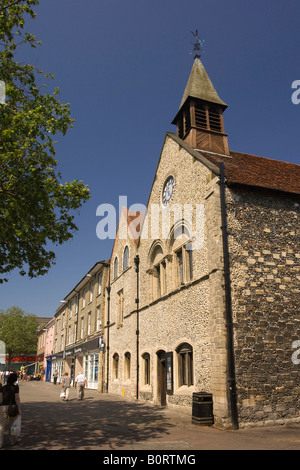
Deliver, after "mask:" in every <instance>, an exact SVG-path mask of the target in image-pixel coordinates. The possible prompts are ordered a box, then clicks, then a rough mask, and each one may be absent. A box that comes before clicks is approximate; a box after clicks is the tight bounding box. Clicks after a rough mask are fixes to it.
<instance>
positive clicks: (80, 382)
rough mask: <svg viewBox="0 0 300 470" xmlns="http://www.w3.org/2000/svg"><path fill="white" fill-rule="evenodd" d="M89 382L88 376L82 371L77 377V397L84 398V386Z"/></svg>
mask: <svg viewBox="0 0 300 470" xmlns="http://www.w3.org/2000/svg"><path fill="white" fill-rule="evenodd" d="M86 384H87V381H86V378H85V376H84V375H83V373H82V372H79V374H78V375H77V377H76V379H75V387H77V398H78V400H82V399H83V398H84V387H85V385H86Z"/></svg>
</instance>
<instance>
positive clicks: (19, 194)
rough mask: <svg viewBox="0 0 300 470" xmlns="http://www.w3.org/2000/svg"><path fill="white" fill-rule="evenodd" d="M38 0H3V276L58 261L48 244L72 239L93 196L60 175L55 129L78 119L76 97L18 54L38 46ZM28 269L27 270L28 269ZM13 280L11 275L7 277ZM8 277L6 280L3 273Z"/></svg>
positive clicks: (0, 148)
mask: <svg viewBox="0 0 300 470" xmlns="http://www.w3.org/2000/svg"><path fill="white" fill-rule="evenodd" d="M38 4H39V2H38V0H17V1H16V0H0V48H1V50H0V80H1V81H3V82H4V84H5V95H6V96H5V103H4V104H0V277H2V282H3V276H5V273H9V272H10V271H12V270H14V269H16V268H17V269H19V272H20V274H22V275H25V274H28V275H29V277H35V276H38V275H41V274H45V273H46V272H47V271H48V270H49V268H50V267H51V265H52V264H53V263H54V261H55V253H54V252H53V251H52V250H50V249H49V245H60V244H62V243H64V242H65V241H67V240H69V239H70V238H71V237H72V236H73V234H74V232H75V231H76V230H77V226H76V224H75V222H74V217H75V211H77V210H78V209H79V207H81V205H82V204H83V203H84V202H85V201H86V200H87V199H88V198H89V190H88V187H87V186H85V185H84V184H83V183H82V182H81V181H78V180H75V181H72V182H70V183H68V182H67V183H64V184H62V182H61V174H60V173H59V172H58V171H57V164H58V162H57V161H56V159H55V154H56V151H55V143H56V142H55V140H54V138H55V136H56V134H58V133H59V134H62V135H65V133H66V132H67V130H68V129H69V128H70V127H72V126H73V122H74V121H73V119H72V118H71V116H70V107H69V104H62V103H61V102H60V101H59V99H58V95H59V89H55V91H54V92H52V93H47V92H46V88H45V85H38V84H39V83H40V81H41V76H43V77H48V78H50V79H51V78H54V77H53V76H52V75H51V74H44V73H43V72H42V71H40V70H39V69H38V68H37V67H36V66H34V65H32V64H24V63H23V62H22V63H21V62H18V61H17V60H15V56H16V50H17V48H18V47H19V46H20V45H23V46H30V47H37V46H38V45H39V44H40V43H39V42H38V41H37V40H36V38H35V36H33V35H32V34H30V33H28V32H26V31H25V30H24V28H25V18H26V17H31V18H33V19H34V18H35V12H34V10H33V8H34V7H35V6H37V5H38ZM26 271H27V272H26ZM5 280H6V279H5ZM0 282H1V280H0Z"/></svg>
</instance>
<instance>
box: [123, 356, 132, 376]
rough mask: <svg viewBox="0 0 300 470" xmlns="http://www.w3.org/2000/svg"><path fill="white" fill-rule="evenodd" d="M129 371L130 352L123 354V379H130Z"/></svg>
mask: <svg viewBox="0 0 300 470" xmlns="http://www.w3.org/2000/svg"><path fill="white" fill-rule="evenodd" d="M130 369H131V354H130V352H126V353H125V361H124V379H125V380H128V379H130Z"/></svg>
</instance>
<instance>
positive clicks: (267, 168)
mask: <svg viewBox="0 0 300 470" xmlns="http://www.w3.org/2000/svg"><path fill="white" fill-rule="evenodd" d="M199 153H201V154H202V155H204V156H205V158H207V159H208V160H209V161H211V162H212V163H214V164H215V165H217V166H218V164H219V162H221V161H223V162H224V172H225V176H226V179H227V181H228V182H229V183H237V184H243V185H248V186H257V187H260V188H265V189H273V190H277V191H285V192H289V193H295V194H300V165H296V164H294V163H287V162H282V161H279V160H272V159H270V158H265V157H258V156H256V155H249V154H246V153H240V152H230V157H225V156H224V157H223V156H219V155H216V154H210V153H207V152H205V151H199Z"/></svg>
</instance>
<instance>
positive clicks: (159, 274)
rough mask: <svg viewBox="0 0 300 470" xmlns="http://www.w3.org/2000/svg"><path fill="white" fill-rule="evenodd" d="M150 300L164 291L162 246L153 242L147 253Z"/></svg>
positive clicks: (164, 272)
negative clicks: (148, 253)
mask: <svg viewBox="0 0 300 470" xmlns="http://www.w3.org/2000/svg"><path fill="white" fill-rule="evenodd" d="M149 264H150V268H149V270H148V273H149V278H150V279H149V280H150V300H156V299H158V298H160V297H161V296H162V295H164V294H165V293H166V288H167V269H166V259H165V255H164V251H163V247H162V245H161V243H160V242H155V243H154V244H153V246H152V248H151V250H150V255H149Z"/></svg>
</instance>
